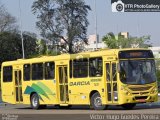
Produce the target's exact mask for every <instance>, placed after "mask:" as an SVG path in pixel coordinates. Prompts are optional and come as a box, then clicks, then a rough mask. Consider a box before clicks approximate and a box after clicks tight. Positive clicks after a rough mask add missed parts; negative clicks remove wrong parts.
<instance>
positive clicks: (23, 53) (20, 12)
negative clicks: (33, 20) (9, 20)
mask: <svg viewBox="0 0 160 120" xmlns="http://www.w3.org/2000/svg"><path fill="white" fill-rule="evenodd" d="M19 21H20V29H21V30H20V31H21V41H22V57H23V59H24V58H25V55H24V39H23V31H22V19H21V1H20V0H19Z"/></svg>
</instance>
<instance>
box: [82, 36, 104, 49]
mask: <svg viewBox="0 0 160 120" xmlns="http://www.w3.org/2000/svg"><path fill="white" fill-rule="evenodd" d="M96 40H97V42H96ZM106 47H107V46H106V45H105V44H104V43H103V42H100V40H99V35H95V34H94V35H89V38H88V45H85V47H84V48H85V51H94V50H97V49H103V48H106Z"/></svg>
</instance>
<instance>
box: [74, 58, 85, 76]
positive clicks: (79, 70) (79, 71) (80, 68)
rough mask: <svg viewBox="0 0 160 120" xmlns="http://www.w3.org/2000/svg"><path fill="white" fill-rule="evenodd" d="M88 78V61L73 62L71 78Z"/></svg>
mask: <svg viewBox="0 0 160 120" xmlns="http://www.w3.org/2000/svg"><path fill="white" fill-rule="evenodd" d="M87 76H88V59H78V60H74V61H73V77H75V78H83V77H87Z"/></svg>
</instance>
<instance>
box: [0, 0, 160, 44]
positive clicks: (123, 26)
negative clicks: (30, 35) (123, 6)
mask: <svg viewBox="0 0 160 120" xmlns="http://www.w3.org/2000/svg"><path fill="white" fill-rule="evenodd" d="M19 1H20V6H21V17H20V12H19V11H20V9H19ZM34 1H35V0H0V3H1V4H3V5H4V6H5V7H6V9H7V10H8V12H9V13H10V14H12V15H13V16H15V17H16V18H17V22H18V24H20V20H21V21H22V30H23V31H30V32H34V33H36V34H39V31H38V29H37V28H36V25H35V23H36V21H37V19H36V16H35V15H33V14H32V11H31V6H32V3H33V2H34ZM85 1H86V4H88V5H90V7H91V9H92V11H90V12H89V14H88V20H89V23H90V25H89V26H88V33H87V34H88V35H91V34H95V5H94V1H95V0H85ZM96 13H97V14H96V15H97V33H98V34H99V36H100V39H101V38H102V37H103V36H104V35H106V34H107V33H108V32H113V33H114V34H118V33H119V32H129V35H130V36H137V37H141V36H143V35H150V36H151V43H152V45H153V46H160V40H159V39H160V22H159V21H160V12H152V13H146V12H143V13H140V12H137V13H134V12H131V13H113V12H112V10H111V0H96ZM20 18H21V19H20Z"/></svg>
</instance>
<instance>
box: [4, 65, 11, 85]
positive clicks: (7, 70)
mask: <svg viewBox="0 0 160 120" xmlns="http://www.w3.org/2000/svg"><path fill="white" fill-rule="evenodd" d="M3 82H12V66H6V67H3Z"/></svg>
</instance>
